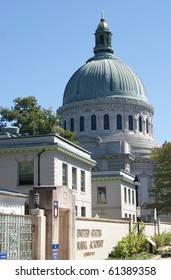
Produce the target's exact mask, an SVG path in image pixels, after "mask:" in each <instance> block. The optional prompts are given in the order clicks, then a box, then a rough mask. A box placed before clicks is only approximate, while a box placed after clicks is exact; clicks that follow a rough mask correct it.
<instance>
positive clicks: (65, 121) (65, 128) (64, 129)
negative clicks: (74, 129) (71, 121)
mask: <svg viewBox="0 0 171 280" xmlns="http://www.w3.org/2000/svg"><path fill="white" fill-rule="evenodd" d="M64 130H66V121H64Z"/></svg>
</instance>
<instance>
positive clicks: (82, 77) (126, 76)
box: [63, 17, 148, 105]
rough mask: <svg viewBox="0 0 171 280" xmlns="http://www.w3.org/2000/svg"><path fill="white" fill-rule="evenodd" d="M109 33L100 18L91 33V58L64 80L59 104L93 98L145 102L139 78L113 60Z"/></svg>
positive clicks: (121, 63) (119, 62) (145, 98)
mask: <svg viewBox="0 0 171 280" xmlns="http://www.w3.org/2000/svg"><path fill="white" fill-rule="evenodd" d="M111 36H112V34H111V31H110V29H109V28H108V26H107V23H106V22H105V20H104V18H103V17H102V19H101V21H100V23H99V24H98V26H97V30H96V32H95V39H96V45H95V47H94V53H95V55H94V57H92V58H90V59H89V60H88V61H87V62H86V64H85V65H83V66H82V67H81V68H79V69H78V70H77V71H76V72H75V73H74V74H73V76H72V77H71V78H70V80H69V81H68V83H67V85H66V88H65V91H64V96H63V105H65V104H70V103H74V102H78V101H84V100H93V99H112V100H113V99H115V98H129V99H136V100H139V101H143V102H145V103H148V100H147V96H146V92H145V89H144V86H143V84H142V82H141V80H140V78H139V77H138V76H137V75H136V74H135V73H134V72H133V71H132V70H131V69H130V68H129V67H128V66H127V65H125V64H124V63H123V62H121V61H120V60H119V59H117V58H116V57H114V55H113V48H112V45H111Z"/></svg>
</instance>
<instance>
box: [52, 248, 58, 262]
mask: <svg viewBox="0 0 171 280" xmlns="http://www.w3.org/2000/svg"><path fill="white" fill-rule="evenodd" d="M58 251H59V244H52V260H58Z"/></svg>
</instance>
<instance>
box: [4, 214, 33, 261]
mask: <svg viewBox="0 0 171 280" xmlns="http://www.w3.org/2000/svg"><path fill="white" fill-rule="evenodd" d="M0 254H6V256H7V260H31V259H32V217H31V216H27V215H22V216H21V215H6V214H0Z"/></svg>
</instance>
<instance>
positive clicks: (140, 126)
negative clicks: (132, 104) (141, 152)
mask: <svg viewBox="0 0 171 280" xmlns="http://www.w3.org/2000/svg"><path fill="white" fill-rule="evenodd" d="M138 124H139V131H142V118H141V117H139V119H138Z"/></svg>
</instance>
